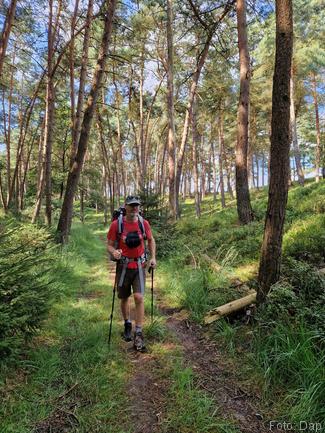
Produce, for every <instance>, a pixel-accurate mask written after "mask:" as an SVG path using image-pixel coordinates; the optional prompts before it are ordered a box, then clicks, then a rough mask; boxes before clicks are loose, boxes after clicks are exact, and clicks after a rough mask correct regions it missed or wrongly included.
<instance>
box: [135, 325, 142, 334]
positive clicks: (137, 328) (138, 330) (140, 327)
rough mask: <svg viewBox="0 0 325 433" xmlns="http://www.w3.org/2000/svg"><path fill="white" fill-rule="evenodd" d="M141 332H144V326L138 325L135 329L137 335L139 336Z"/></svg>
mask: <svg viewBox="0 0 325 433" xmlns="http://www.w3.org/2000/svg"><path fill="white" fill-rule="evenodd" d="M140 332H142V326H138V325H136V327H135V333H136V334H138V333H140Z"/></svg>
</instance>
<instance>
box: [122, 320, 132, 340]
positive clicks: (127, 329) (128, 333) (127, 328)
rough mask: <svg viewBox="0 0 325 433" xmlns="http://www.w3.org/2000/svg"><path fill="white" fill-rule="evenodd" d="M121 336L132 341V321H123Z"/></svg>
mask: <svg viewBox="0 0 325 433" xmlns="http://www.w3.org/2000/svg"><path fill="white" fill-rule="evenodd" d="M123 338H124V340H125V341H132V323H129V322H126V323H124V332H123Z"/></svg>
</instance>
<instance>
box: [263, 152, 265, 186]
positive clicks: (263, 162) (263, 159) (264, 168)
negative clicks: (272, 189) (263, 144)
mask: <svg viewBox="0 0 325 433" xmlns="http://www.w3.org/2000/svg"><path fill="white" fill-rule="evenodd" d="M264 186H265V153H264V152H263V153H262V187H264Z"/></svg>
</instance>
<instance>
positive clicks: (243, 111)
mask: <svg viewBox="0 0 325 433" xmlns="http://www.w3.org/2000/svg"><path fill="white" fill-rule="evenodd" d="M237 29H238V48H239V63H240V96H239V104H238V113H237V123H238V129H237V144H236V195H237V212H238V218H239V221H240V222H241V223H242V224H249V223H250V222H251V221H253V210H252V207H251V203H250V196H249V188H248V174H247V150H248V118H249V87H250V64H249V54H248V43H247V25H246V3H245V0H237Z"/></svg>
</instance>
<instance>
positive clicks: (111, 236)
mask: <svg viewBox="0 0 325 433" xmlns="http://www.w3.org/2000/svg"><path fill="white" fill-rule="evenodd" d="M143 226H144V230H145V232H146V236H147V239H148V240H151V239H152V233H151V228H150V224H149V223H148V221H147V220H145V219H143ZM129 232H138V234H139V237H140V239H141V244H140V245H139V246H138V247H135V248H129V247H128V246H127V245H126V243H125V239H126V236H127V234H128V233H129ZM117 238H118V220H117V219H116V220H114V221H113V222H112V224H111V225H110V228H109V230H108V233H107V239H108V240H110V241H113V242H115V241H116V240H117ZM118 248H119V249H121V250H122V256H125V257H128V258H129V259H135V258H138V257H141V256H142V255H143V253H144V250H145V246H144V239H143V236H142V232H141V229H140V226H139V221H138V219H136V221H134V222H128V221H126V219H125V217H123V233H121V236H120V240H119V245H118ZM137 267H138V265H137V263H136V262H131V263H129V264H128V268H129V269H136V268H137Z"/></svg>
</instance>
